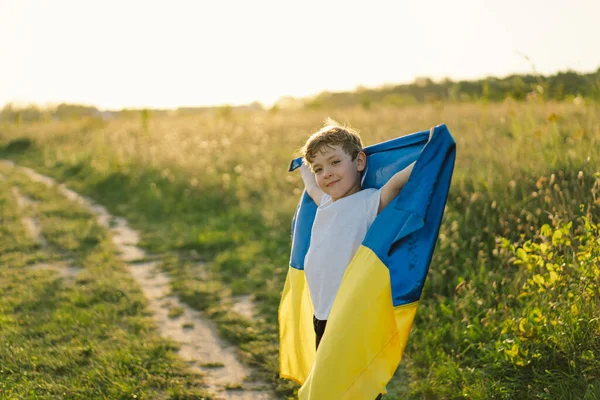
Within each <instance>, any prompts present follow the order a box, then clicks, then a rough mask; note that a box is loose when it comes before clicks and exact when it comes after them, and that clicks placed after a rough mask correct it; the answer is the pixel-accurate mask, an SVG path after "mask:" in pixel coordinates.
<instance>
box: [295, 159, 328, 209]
mask: <svg viewBox="0 0 600 400" xmlns="http://www.w3.org/2000/svg"><path fill="white" fill-rule="evenodd" d="M300 176H302V180H303V181H304V187H305V188H306V193H308V195H309V196H310V198H311V199H313V200H314V202H315V203H317V207H318V206H320V205H321V199H322V198H323V194H324V193H323V191H322V190H321V188H320V187H319V186H318V185H317V180H316V179H315V176H314V175H313V173H312V172H311V170H310V168H308V165H306V164H302V166H301V167H300Z"/></svg>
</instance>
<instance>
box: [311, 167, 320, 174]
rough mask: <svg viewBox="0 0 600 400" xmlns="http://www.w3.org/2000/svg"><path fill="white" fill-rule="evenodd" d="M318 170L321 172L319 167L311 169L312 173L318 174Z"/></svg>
mask: <svg viewBox="0 0 600 400" xmlns="http://www.w3.org/2000/svg"><path fill="white" fill-rule="evenodd" d="M319 172H321V168H316V169H314V170H313V173H315V174H318V173H319Z"/></svg>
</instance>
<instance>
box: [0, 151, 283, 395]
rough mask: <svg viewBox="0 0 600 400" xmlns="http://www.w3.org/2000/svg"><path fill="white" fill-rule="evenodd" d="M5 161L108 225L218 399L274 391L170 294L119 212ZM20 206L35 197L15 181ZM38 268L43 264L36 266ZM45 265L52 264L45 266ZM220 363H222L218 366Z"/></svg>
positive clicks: (167, 327)
mask: <svg viewBox="0 0 600 400" xmlns="http://www.w3.org/2000/svg"><path fill="white" fill-rule="evenodd" d="M3 163H4V164H5V165H9V166H11V167H14V168H18V169H19V170H20V171H22V172H24V173H25V174H26V175H27V176H28V177H29V178H30V179H32V180H34V181H37V182H41V183H43V184H45V185H47V186H56V187H57V188H58V190H59V191H60V192H61V193H62V194H63V195H64V196H66V197H67V198H69V199H70V200H71V201H73V202H77V203H79V204H81V205H83V206H84V207H85V208H87V209H88V210H89V211H90V212H92V213H93V214H94V215H95V216H96V218H97V220H98V223H99V224H100V225H101V226H103V227H105V228H106V229H108V230H110V232H111V233H112V238H113V242H114V244H115V245H116V247H117V249H118V250H119V252H120V253H121V258H122V259H123V260H124V261H125V262H126V264H127V267H128V269H129V271H130V273H131V275H132V276H133V277H134V278H135V280H136V281H137V283H138V284H139V285H140V287H141V288H142V290H143V292H144V294H145V296H146V298H147V299H148V303H149V308H150V311H151V312H152V314H153V316H154V320H155V323H156V326H157V328H158V329H159V331H160V333H161V334H162V335H163V336H164V337H167V338H169V339H171V340H173V341H174V342H176V343H178V344H179V346H180V347H179V350H178V354H179V356H180V357H181V358H182V359H183V360H184V361H186V362H187V363H188V365H189V367H190V369H192V370H194V371H198V372H201V373H202V374H203V375H204V380H205V382H206V384H207V385H208V388H209V390H210V391H211V392H212V393H213V394H214V395H215V396H216V398H217V399H223V400H263V399H271V398H272V396H271V394H270V393H269V392H267V391H266V390H265V387H266V385H265V384H264V383H260V382H259V383H256V382H246V381H245V378H246V377H247V376H248V375H249V374H250V371H249V370H248V369H247V368H246V367H245V366H243V365H242V364H241V363H240V362H239V361H238V360H237V358H236V355H235V349H234V347H233V346H230V345H228V344H227V343H225V342H224V341H222V340H221V339H220V338H219V336H218V334H217V330H216V328H215V327H214V325H213V324H212V323H211V322H210V321H208V320H207V319H205V318H203V317H202V315H201V313H200V312H198V311H196V310H193V309H191V308H190V307H188V306H187V305H186V304H185V303H183V302H182V301H180V300H179V298H178V297H177V296H174V295H172V294H171V289H170V278H169V277H168V275H166V274H164V273H163V272H161V271H160V270H159V269H158V268H157V264H158V263H157V262H155V261H144V260H148V259H149V258H150V259H151V255H148V254H146V253H145V251H144V250H142V249H141V248H139V247H138V246H137V245H138V242H139V235H138V233H137V232H136V231H135V230H133V229H131V228H130V227H129V226H128V224H127V221H126V220H125V219H123V218H115V217H113V216H112V215H111V214H109V213H108V211H107V210H106V209H105V208H104V207H102V206H100V205H98V204H95V203H94V202H93V201H92V200H90V199H88V198H86V197H83V196H81V195H79V194H78V193H76V192H74V191H72V190H70V189H68V188H67V187H66V186H64V185H62V184H57V183H56V182H55V181H54V180H53V179H52V178H49V177H47V176H44V175H41V174H39V173H37V172H36V171H34V170H32V169H30V168H26V167H20V166H17V165H15V164H14V163H12V162H10V161H3ZM13 193H14V195H15V196H16V198H17V201H18V204H19V206H20V207H23V208H25V207H32V206H34V203H33V202H32V201H31V200H30V199H28V198H26V197H24V196H22V195H21V193H20V191H19V189H18V188H17V187H14V188H13ZM27 218H29V219H27V220H25V219H24V221H23V223H24V224H25V226H26V227H27V229H28V231H29V232H30V235H31V236H32V238H34V240H36V241H38V243H39V244H40V245H45V243H44V241H43V236H42V235H41V232H40V230H39V224H36V220H35V219H34V217H27ZM39 267H40V268H42V267H44V266H39ZM48 268H50V267H49V266H48ZM60 268H61V270H63V271H65V272H63V273H67V274H69V273H74V272H75V271H74V270H72V269H69V268H68V267H67V266H66V265H65V266H61V267H60ZM232 300H233V303H234V306H235V307H236V308H239V309H240V310H239V311H240V313H241V314H246V315H247V316H251V314H252V311H251V303H250V301H249V299H246V298H243V299H232ZM172 308H178V309H180V310H182V312H181V313H180V315H179V316H178V317H177V318H172V317H170V316H169V309H172ZM221 365H222V366H221Z"/></svg>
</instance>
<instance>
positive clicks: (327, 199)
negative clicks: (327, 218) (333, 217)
mask: <svg viewBox="0 0 600 400" xmlns="http://www.w3.org/2000/svg"><path fill="white" fill-rule="evenodd" d="M328 203H331V196H330V195H328V194H327V193H323V196H321V204H319V208H323V207H325V206H326V205H327V204H328Z"/></svg>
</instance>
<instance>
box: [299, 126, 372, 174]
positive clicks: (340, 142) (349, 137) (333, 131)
mask: <svg viewBox="0 0 600 400" xmlns="http://www.w3.org/2000/svg"><path fill="white" fill-rule="evenodd" d="M331 146H340V147H341V148H342V149H343V150H344V151H345V152H346V153H347V154H348V155H350V156H351V157H352V160H355V159H356V156H357V155H358V153H360V152H361V151H362V150H363V147H362V141H361V140H360V135H359V134H358V132H357V131H356V130H354V129H352V128H350V127H349V126H342V125H340V124H339V123H338V122H336V121H335V120H333V119H331V118H327V119H326V120H325V122H324V125H323V128H321V129H319V130H318V131H317V132H315V133H313V134H312V135H311V136H310V137H309V138H308V140H307V141H306V143H305V144H304V146H303V147H302V149H300V151H301V153H302V157H303V158H304V161H305V162H307V163H308V164H311V163H312V161H313V160H314V158H315V155H316V154H317V151H321V150H322V149H323V148H324V147H331Z"/></svg>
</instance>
